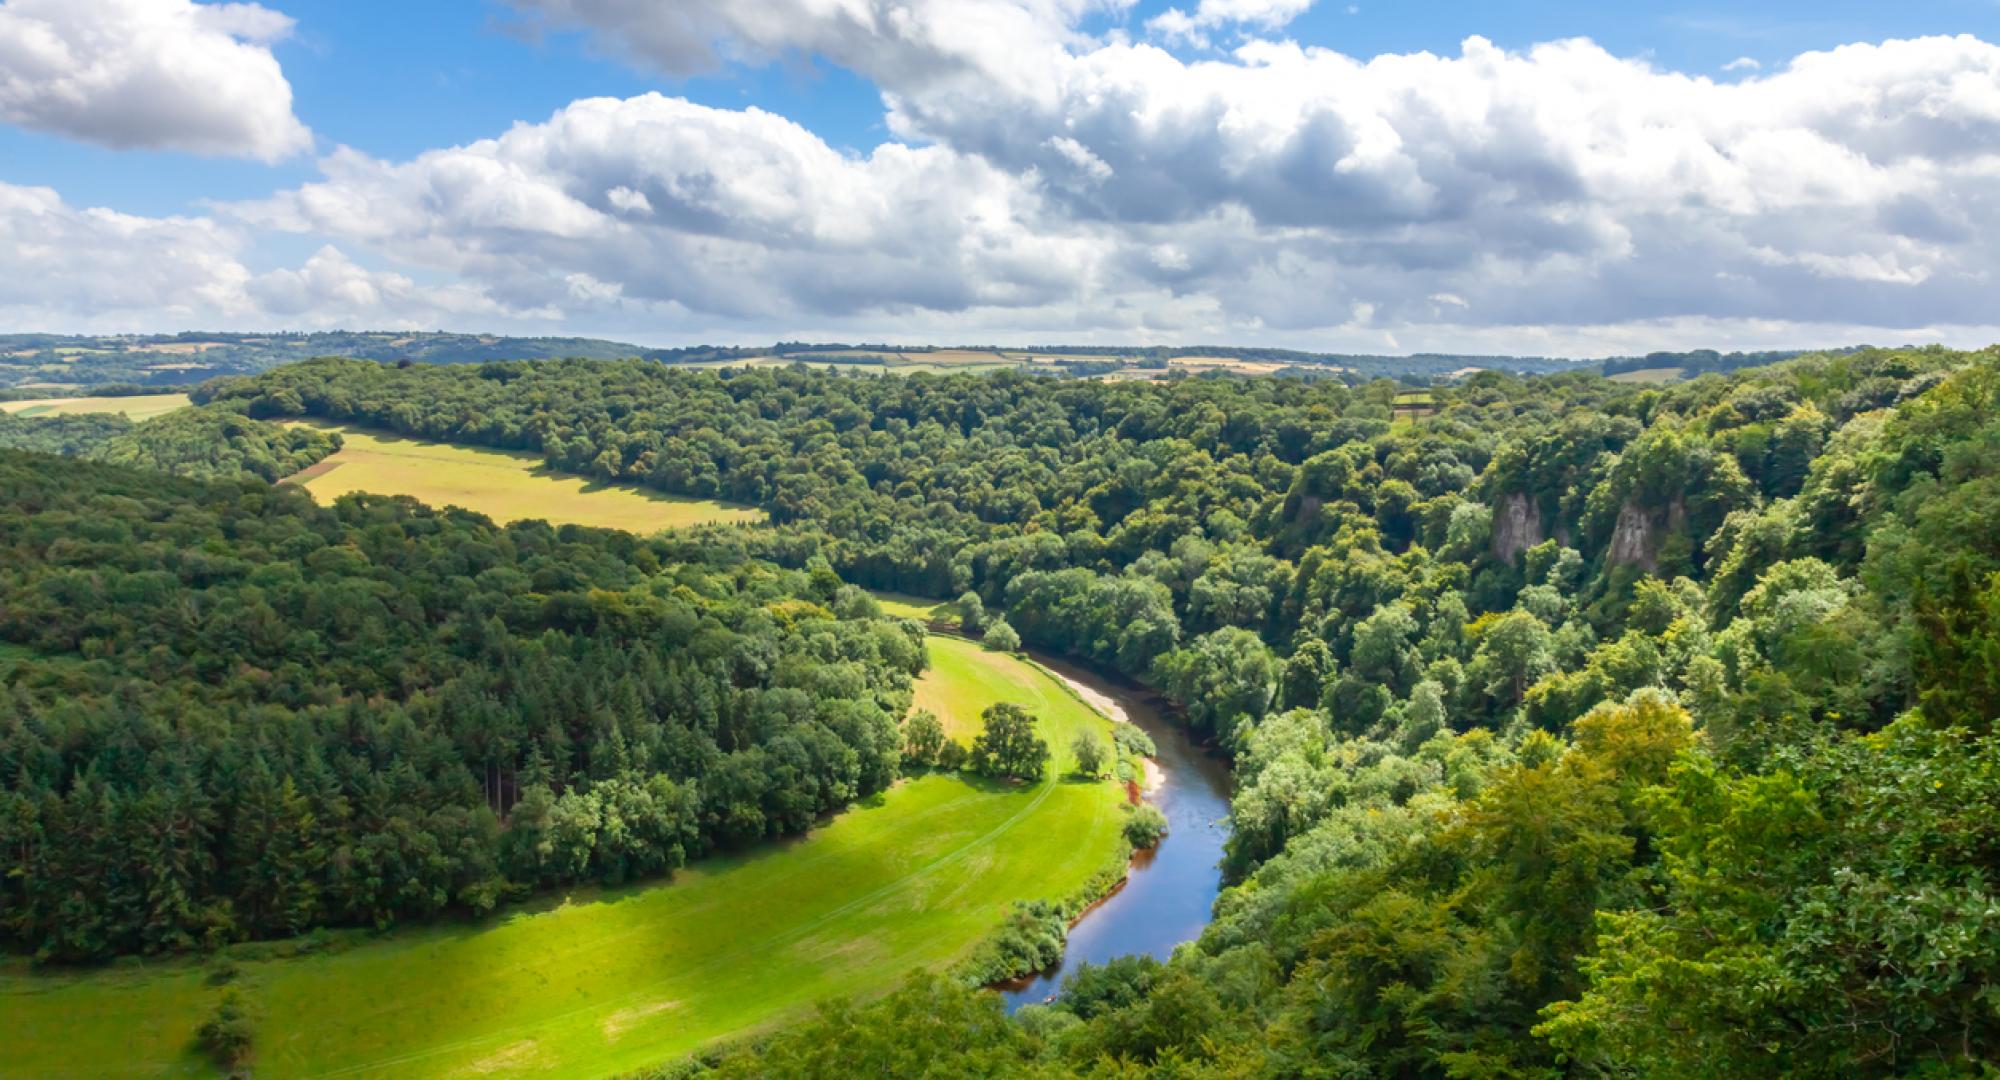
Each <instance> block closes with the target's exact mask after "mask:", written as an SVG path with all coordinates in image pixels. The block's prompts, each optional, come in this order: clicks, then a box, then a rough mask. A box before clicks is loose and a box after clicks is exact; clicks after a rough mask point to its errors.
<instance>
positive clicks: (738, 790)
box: [0, 451, 924, 961]
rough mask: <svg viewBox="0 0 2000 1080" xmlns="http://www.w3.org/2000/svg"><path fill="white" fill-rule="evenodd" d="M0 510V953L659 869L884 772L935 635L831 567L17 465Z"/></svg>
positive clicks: (293, 919)
mask: <svg viewBox="0 0 2000 1080" xmlns="http://www.w3.org/2000/svg"><path fill="white" fill-rule="evenodd" d="M0 503H4V505H6V507H7V508H8V512H7V513H6V514H4V515H0V552H4V560H0V565H4V567H5V569H4V570H0V640H4V641H6V642H8V643H10V644H11V645H12V646H14V648H15V651H13V652H10V653H9V654H8V656H7V658H6V659H5V660H4V661H0V667H4V670H0V687H4V690H5V697H4V707H0V776H4V777H5V778H6V779H5V781H4V783H3V784H0V852H4V853H5V854H4V857H3V858H4V866H5V869H4V871H0V939H4V941H5V942H6V943H7V944H8V945H9V946H12V947H14V948H17V949H23V950H28V951H32V952H33V953H34V954H35V955H36V956H37V957H39V958H41V959H44V960H69V961H75V960H87V959H94V958H101V957H107V956H112V955H118V954H131V953H155V952H163V951H176V950H187V949H196V948H203V947H213V946H216V945H219V944H224V943H227V942H230V941H235V940H240V939H243V938H249V937H272V936H283V935H290V934H297V933H301V932H304V931H306V930H309V929H313V928H315V927H320V926H338V925H363V926H377V927H380V926H387V925H389V924H391V923H395V922H399V921H406V920H409V919H412V918H426V917H432V916H436V915H439V914H441V913H446V912H452V911H459V912H475V913H476V912H480V911H486V910H490V909H492V908H493V907H494V905H496V904H497V903H500V902H501V901H503V900H505V899H508V898H510V897H517V896H520V895H523V894H525V893H526V892H527V891H529V890H532V889H534V888H537V887H540V886H544V885H548V884H551V883H559V882H573V881H580V880H594V881H601V882H607V883H618V882H622V881H626V880H632V879H636V878H640V877H645V876H649V875H657V874H660V873H663V872H666V871H669V870H671V869H673V868H674V867H677V866H680V865H681V864H683V863H684V862H685V861H686V860H688V859H689V858H692V857H696V856H699V855H700V854H702V853H703V852H706V851H710V850H714V849H717V848H723V847H731V846H740V845H743V844H747V843H750V842H753V841H756V840H759V839H762V838H764V837H768V836H777V835H783V834H787V833H797V832H800V831H803V830H804V829H805V828H806V826H807V825H809V824H810V823H811V822H812V821H813V820H814V819H815V818H817V817H818V816H819V815H821V814H823V813H825V812H826V811H829V810H832V809H836V808H838V807H841V806H844V805H846V804H847V803H849V802H850V801H852V800H854V799H856V798H858V797H861V796H864V795H867V794H869V793H871V792H874V791H877V790H880V789H881V788H882V787H884V786H885V785H887V784H888V783H889V782H890V781H891V780H892V779H894V777H895V776H896V775H897V773H898V770H899V766H900V755H901V740H900V737H899V734H898V731H897V720H898V719H899V718H900V717H901V715H902V714H903V712H904V711H906V710H907V708H908V704H909V690H910V681H911V679H912V677H913V676H914V675H915V674H917V673H918V672H919V671H921V670H922V666H923V663H924V661H923V651H922V646H921V641H920V636H919V635H918V634H917V633H916V632H915V631H914V629H913V628H912V627H910V626H908V625H905V624H899V623H897V622H894V621H889V620H884V619H879V618H874V617H872V614H871V613H872V610H873V609H872V607H871V606H870V605H869V604H868V602H867V599H866V597H865V596H862V595H861V594H860V593H859V592H858V590H855V589H853V588H852V587H845V586H841V585H840V584H839V582H838V580H837V579H835V578H834V577H833V575H832V574H831V572H830V571H828V570H825V569H824V568H823V567H822V568H820V570H819V571H818V572H817V573H807V572H803V571H783V570H780V569H778V568H776V567H773V566H771V565H770V564H768V563H755V562H748V561H745V560H742V559H731V558H728V557H726V556H725V557H721V558H708V557H705V556H704V555H703V553H702V552H701V551H700V549H698V548H696V547H692V546H685V545H682V546H676V545H674V544H672V543H670V542H668V541H666V540H641V539H638V538H635V537H632V536H631V535H629V534H626V533H621V532H612V531H605V530H588V529H580V528H576V527H564V528H563V529H560V530H555V529H551V528H549V527H548V526H547V525H545V524H542V523H539V522H535V523H528V524H523V525H517V526H510V527H507V528H499V527H495V526H494V525H493V524H492V523H491V522H489V521H487V520H486V519H484V518H481V517H477V516H475V515H470V514H465V513H462V512H449V513H439V512H434V511H431V510H429V509H426V508H424V507H422V506H420V505H418V504H416V503H414V502H412V501H411V500H408V499H392V498H376V497H366V496H354V497H350V498H347V499H343V500H340V501H339V502H338V503H337V504H336V505H335V506H333V507H330V508H323V507H320V506H317V505H315V504H314V503H313V501H312V499H311V497H310V496H309V495H307V494H305V493H304V492H302V491H298V490H296V489H292V488H283V487H278V488H274V487H270V486H268V485H266V484H263V483H261V482H258V481H254V480H240V481H237V482H235V483H230V484H201V483H196V482H192V481H177V480H169V479H166V478H163V477H161V476H159V475H157V474H153V473H146V472H141V471H137V470H132V469H127V468H120V467H113V466H106V465H98V464H94V463H86V462H78V461H69V460H65V459H59V458H49V457H41V456H34V455H27V454H21V453H13V452H5V451H0ZM503 822H504V824H505V827H504V828H503V827H502V825H503Z"/></svg>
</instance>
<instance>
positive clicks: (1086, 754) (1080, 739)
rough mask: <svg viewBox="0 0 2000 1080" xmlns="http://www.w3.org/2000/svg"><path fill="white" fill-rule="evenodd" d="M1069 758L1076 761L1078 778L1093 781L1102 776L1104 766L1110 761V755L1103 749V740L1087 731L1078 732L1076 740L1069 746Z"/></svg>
mask: <svg viewBox="0 0 2000 1080" xmlns="http://www.w3.org/2000/svg"><path fill="white" fill-rule="evenodd" d="M1070 757H1071V758H1073V759H1075V761H1076V772H1077V775H1078V776H1084V777H1088V778H1090V779H1092V780H1095V779H1097V778H1098V777H1099V776H1102V775H1103V774H1104V765H1105V763H1106V762H1107V761H1109V760H1110V758H1111V754H1110V751H1109V750H1108V749H1107V748H1106V747H1105V745H1104V740H1103V739H1100V738H1098V737H1097V736H1095V735H1093V734H1091V733H1090V732H1088V731H1080V732H1078V733H1077V736H1076V740H1075V741H1074V742H1072V743H1071V744H1070Z"/></svg>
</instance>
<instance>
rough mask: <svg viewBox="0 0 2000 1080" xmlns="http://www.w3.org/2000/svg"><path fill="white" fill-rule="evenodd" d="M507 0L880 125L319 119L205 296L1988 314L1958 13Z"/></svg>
mask: <svg viewBox="0 0 2000 1080" xmlns="http://www.w3.org/2000/svg"><path fill="white" fill-rule="evenodd" d="M514 2H515V3H516V6H518V7H520V8H522V9H523V10H524V11H526V12H528V13H529V15H530V17H531V18H533V19H535V20H538V21H540V22H542V23H544V24H546V25H548V26H551V27H568V28H583V29H586V30H589V31H591V32H593V33H595V34H597V35H599V40H601V41H602V42H603V43H604V46H605V47H606V48H611V49H618V50H622V51H623V52H624V53H625V54H627V55H629V56H630V57H631V58H633V59H634V60H635V61H636V62H642V63H644V64H645V65H646V66H648V67H650V68H654V69H658V70H665V71H675V72H686V71H693V70H699V69H701V68H702V67H704V66H706V65H712V64H716V63H725V62H731V61H733V60H762V59H768V58H771V57H776V56H780V55H785V54H791V53H804V54H810V55H813V56H817V57H822V58H825V59H828V60H831V61H833V62H835V63H839V64H842V65H844V66H847V67H850V68H852V69H853V70H855V71H857V72H859V73H860V74H862V75H864V76H865V77H867V78H869V79H870V80H872V81H873V82H874V83H875V84H876V85H877V86H878V87H879V88H880V89H881V91H882V94H883V102H884V109H885V111H886V114H887V120H888V123H889V125H890V128H891V130H892V131H893V132H894V133H895V134H896V135H898V136H899V137H900V138H899V140H898V141H891V142H887V143H884V144H883V145H881V146H878V147H876V148H874V149H873V150H871V151H869V152H867V153H864V154H854V153H847V152H842V151H839V150H836V149H834V148H832V147H830V146H828V145H827V144H826V143H825V142H824V141H823V140H821V139H820V138H818V137H817V136H815V135H814V134H813V133H811V132H810V131H807V130H806V129H804V128H803V127H800V126H799V125H798V124H795V123H793V122H791V121H789V120H787V119H785V118H784V117H780V116H776V115H772V114H770V113H766V112H762V111H759V110H756V109H744V110H732V109H719V108H712V107H707V106H703V105H698V104H694V103H691V102H688V101H685V100H681V99H678V98H673V97H668V96H663V95H659V94H646V95H641V96H638V97H633V98H629V99H608V98H607V99H592V100H586V101H579V102H576V103H574V104H572V105H570V106H568V107H566V108H563V109H561V110H558V111H557V112H556V113H555V114H554V115H552V116H550V117H548V118H547V119H546V120H543V121H541V122H536V123H523V124H519V125H516V126H515V127H514V128H512V129H511V130H509V131H507V132H505V133H503V134H500V135H498V136H497V137H495V138H491V139H487V140H482V141H478V142H473V143H468V144H466V145H463V146H456V147H447V148H440V149H436V150H432V151H429V152H427V153H423V154H419V155H417V156H415V157H412V158H409V159H407V160H384V159H380V158H376V157H372V156H369V155H367V154H363V153H360V152H357V151H353V150H347V149H342V150H339V151H337V152H335V153H333V154H332V155H329V156H328V157H326V158H325V159H324V160H322V162H321V163H320V169H321V172H322V176H321V177H320V178H319V179H318V180H317V181H315V182H313V183H309V184H306V185H304V186H302V187H299V188H297V189H295V190H290V191H285V192H281V193H279V194H277V195H275V196H274V197H272V198H269V199H265V200H261V201H258V202H254V203H246V204H239V205H235V206H230V207H226V208H223V209H221V210H220V211H218V214H219V217H218V219H217V221H208V222H182V223H179V224H174V225H171V226H170V224H169V223H165V222H162V223H160V224H159V228H161V229H170V228H171V229H182V230H200V229H210V230H216V231H218V232H220V233H227V234H234V233H249V234H254V233H257V232H258V231H260V230H277V231H283V232H290V233H297V234H300V235H302V236H306V237H311V238H313V240H311V241H308V242H309V243H312V242H322V241H330V242H332V243H333V244H334V245H335V249H334V250H333V251H332V252H331V253H326V252H323V253H322V256H323V257H322V256H315V257H314V260H316V262H315V261H312V260H309V262H308V264H307V265H304V266H300V267H296V268H292V269H289V270H282V271H264V272H262V273H260V274H253V275H249V276H250V277H252V278H255V279H256V280H255V281H254V282H252V281H246V282H244V283H242V284H241V285H240V286H237V287H235V288H234V289H233V291H232V290H230V289H227V288H225V289H224V290H223V292H224V295H225V296H226V297H227V298H228V299H229V300H230V302H235V303H240V304H243V305H247V309H248V310H254V311H257V312H260V313H266V314H268V313H272V312H281V311H301V312H303V311H305V310H308V308H309V306H310V303H312V302H318V301H319V300H320V298H326V297H331V298H333V299H331V300H326V301H324V302H327V303H331V304H335V305H344V306H346V307H350V308H351V307H358V306H364V305H365V303H367V302H369V301H370V299H371V298H373V299H374V300H375V301H377V302H380V303H383V304H385V305H389V306H397V305H400V310H413V309H417V308H419V307H421V306H424V305H428V307H427V308H426V310H430V311H442V312H445V313H447V314H448V313H450V312H454V311H456V312H467V313H476V314H478V317H480V318H486V319H491V320H506V319H513V320H529V321H533V320H549V321H553V322H558V323H560V322H562V321H564V320H569V321H570V322H571V324H572V325H574V326H576V327H578V328H579V329H582V328H587V329H591V330H601V331H609V330H613V329H618V328H621V327H638V328H644V329H646V330H647V331H649V333H650V336H652V337H661V336H668V337H674V338H686V337H704V336H709V335H711V334H713V335H714V336H717V337H723V336H734V337H736V338H738V339H743V338H763V339H768V338H769V337H771V336H773V335H779V334H782V335H784V336H794V335H795V334H799V335H809V334H811V333H812V332H814V331H830V332H831V333H832V336H849V335H851V334H860V335H862V336H868V337H896V336H901V335H905V334H907V335H910V336H913V337H929V338H930V339H932V340H938V339H947V340H965V339H968V338H982V339H986V340H996V339H998V338H1001V337H1011V338H1016V339H1020V340H1030V339H1032V340H1051V339H1096V340H1107V339H1109V340H1127V341H1131V340H1140V341H1146V340H1161V339H1167V340H1208V341H1216V340H1243V341H1268V342H1273V343H1283V344H1291V345H1307V346H1321V347H1340V348H1368V347H1374V348H1378V349H1379V348H1394V347H1398V346H1397V345H1391V344H1389V343H1391V342H1394V343H1400V346H1401V347H1408V348H1427V349H1471V348H1483V349H1484V350H1488V351H1506V352H1562V351H1597V350H1602V349H1617V348H1632V347H1642V348H1641V351H1644V349H1645V348H1653V347H1670V346H1674V345H1692V344H1702V343H1704V342H1703V341H1702V339H1701V338H1700V336H1699V335H1700V334H1703V333H1713V334H1722V335H1726V336H1717V337H1711V338H1709V339H1708V340H1707V342H1706V343H1709V344H1723V345H1744V346H1748V345H1753V344H1755V345H1775V344H1785V343H1788V342H1789V343H1800V342H1824V343H1833V342H1839V341H1843V340H1854V339H1856V338H1858V337H1872V338H1875V339H1877V340H1902V339H1906V338H1921V337H1922V336H1924V335H1925V334H1927V333H1930V332H1932V331H1934V330H1935V331H1936V332H1938V333H1945V334H1956V333H1960V332H1961V331H1963V329H1964V328H1968V327H1983V326H1989V325H1991V324H1992V323H1993V322H1994V321H1995V317H1994V316H1993V315H1992V314H1991V313H1990V308H1991V304H1990V299H1989V297H1990V295H1991V292H1992V290H1993V284H1994V282H1995V280H1996V279H2000V224H1995V223H1996V222H2000V49H1996V47H1995V46H1993V45H1991V44H1988V43H1985V42H1982V41H1979V40H1977V39H1974V38H1971V37H1955V38H1948V37H1940V38H1926V39H1920V40H1913V41H1892V42H1886V43H1881V44H1875V45H1854V46H1848V47H1844V48H1840V49H1835V50H1830V51H1826V52H1816V53H1808V54H1804V55H1801V56H1798V57H1796V58H1794V59H1793V60H1792V61H1791V62H1790V63H1788V64H1786V65H1783V66H1782V67H1776V68H1773V69H1772V70H1770V71H1768V72H1763V73H1760V74H1759V76H1758V77H1756V78H1752V79H1747V80H1742V81H1736V80H1720V81H1718V80H1715V79H1710V78H1704V77H1699V76H1690V75H1685V74H1680V73H1676V72H1672V71H1667V70H1662V69H1659V68H1657V67H1655V66H1653V65H1652V64H1650V63H1648V62H1647V61H1644V60H1641V59H1633V58H1628V57H1619V56H1615V55H1613V54H1611V53H1609V52H1607V51H1606V50H1604V49H1602V48H1600V47H1598V46H1597V45H1594V44H1592V43H1590V42H1588V41H1582V40H1574V41H1561V42H1552V43H1548V44H1544V45H1540V46H1537V47H1534V48H1531V49H1527V50H1524V51H1510V50H1505V49H1501V48H1498V47H1496V46H1494V45H1493V44H1491V43H1489V42H1487V41H1485V40H1483V39H1480V38H1471V39H1468V40H1467V41H1466V42H1465V43H1464V44H1463V45H1462V46H1461V47H1460V48H1459V49H1458V50H1457V51H1456V52H1454V53H1447V54H1432V53H1413V54H1400V55H1398V54H1391V55H1383V56H1378V57H1375V58H1373V59H1366V60H1363V59H1359V58H1355V57H1350V56H1346V55H1343V54H1341V53H1338V52H1335V51H1332V50H1327V49H1318V48H1308V47H1304V46H1301V45H1298V44H1295V43H1291V42H1273V41H1264V40H1251V41H1248V42H1246V43H1244V44H1242V45H1240V46H1238V47H1237V48H1235V49H1234V50H1233V51H1232V52H1230V53H1227V54H1220V55H1218V54H1206V55H1204V56H1202V57H1199V58H1195V59H1189V58H1186V57H1181V56H1176V55H1174V54H1173V53H1171V52H1168V51H1167V50H1165V49H1162V48H1159V47H1156V46H1155V45H1153V44H1149V43H1147V42H1144V41H1134V40H1131V39H1130V38H1129V37H1127V36H1125V35H1123V34H1120V33H1117V32H1106V33H1104V34H1103V35H1101V36H1092V35H1091V34H1088V33H1085V32H1084V30H1083V29H1082V28H1083V27H1086V26H1089V25H1096V24H1094V23H1092V22H1091V17H1092V16H1093V15H1103V14H1107V13H1109V14H1114V15H1115V14H1116V13H1118V12H1120V11H1122V10H1124V8H1125V4H1124V3H1123V2H1122V0H769V2H768V3H760V4H738V3H729V2H725V0H684V2H682V3H677V4H674V5H670V6H667V7H665V8H663V7H662V6H661V5H658V4H655V3H651V2H643V0H514ZM1303 6H1304V5H1303V4H1299V3H1286V2H1273V3H1249V2H1231V3H1227V4H1225V3H1220V2H1217V3H1213V4H1210V3H1203V4H1197V5H1193V6H1191V7H1190V8H1189V9H1188V10H1191V11H1192V12H1193V14H1190V15H1187V16H1186V18H1187V19H1189V20H1190V21H1192V20H1194V19H1197V18H1199V17H1201V13H1202V12H1203V11H1205V10H1206V11H1212V12H1214V13H1215V16H1214V17H1215V18H1216V19H1217V20H1222V21H1220V22H1218V23H1217V25H1223V24H1224V22H1234V23H1236V24H1239V25H1247V26H1250V27H1251V28H1253V29H1255V28H1257V27H1261V26H1266V25H1282V19H1283V18H1284V17H1286V12H1287V11H1291V12H1292V13H1294V14H1295V13H1296V10H1301V9H1303ZM1225 13H1226V14H1225ZM342 251H345V252H352V253H358V254H361V255H365V256H366V257H367V258H369V259H372V260H374V261H375V262H374V265H381V264H383V263H384V261H386V262H387V263H393V264H394V265H396V266H397V267H398V268H399V270H398V273H397V274H391V273H389V272H387V271H383V270H379V269H377V270H369V269H367V268H365V267H364V266H363V265H361V264H359V263H357V262H354V261H352V260H349V259H348V258H347V257H346V256H344V255H340V254H339V253H340V252H342ZM245 273H246V274H247V273H248V272H247V271H246V272H245ZM399 275H402V276H399ZM31 287H32V286H31ZM219 287H220V286H219ZM1869 327H1873V328H1877V329H1878V330H1879V331H1880V332H1879V333H1866V332H1865V330H1866V328H1869ZM1857 328H1860V329H1859V330H1857ZM1951 328H1959V329H1956V330H1955V329H1951ZM729 331H741V333H736V334H732V333H729ZM1965 332H1967V333H1971V332H1972V331H1965Z"/></svg>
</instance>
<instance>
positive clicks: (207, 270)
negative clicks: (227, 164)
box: [0, 182, 559, 331]
mask: <svg viewBox="0 0 2000 1080" xmlns="http://www.w3.org/2000/svg"><path fill="white" fill-rule="evenodd" d="M249 246H250V244H249V238H248V237H247V236H246V235H244V234H243V233H242V232H241V231H240V230H238V229H235V228H232V227H230V226H228V225H226V224H223V223H220V222H217V221H215V220H213V219H210V218H205V217H165V218H149V217H139V216H135V215H132V214H120V213H116V212H114V211H110V210H102V209H86V208H80V207H74V206H70V205H69V204H67V203H65V202H64V201H63V200H62V198H61V197H60V196H58V195H57V194H56V193H55V192H54V191H52V190H50V189H48V188H43V187H21V186H17V185H13V184H7V183H4V182H0V251H5V252H7V253H8V256H9V261H8V272H7V273H6V274H0V323H4V324H6V325H10V326H18V327H49V328H54V329H68V330H102V331H119V330H132V329H151V330H157V329H188V328H206V329H214V328H216V327H218V326H226V327H242V328H259V329H261V328H277V327H289V326H334V325H350V326H361V325H366V326H378V325H381V326H411V327H418V326H425V327H436V326H439V325H443V324H448V323H452V322H454V321H457V320H463V319H467V318H473V319H488V318H501V319H532V318H535V317H547V318H554V317H557V316H558V314H559V313H557V312H555V311H553V310H543V311H533V310H516V309H509V308H507V307H505V306H503V305H501V304H499V303H497V302H495V301H493V300H492V299H491V298H489V297H488V296H486V295H485V294H484V293H483V292H482V291H481V290H479V289H478V288H477V287H474V286H471V285H466V284H459V283H447V284H444V285H439V286H425V285H420V284H418V283H417V282H415V281H413V280H412V279H411V278H409V277H408V276H405V275H403V274H399V273H395V272H386V271H373V270H368V269H366V268H364V267H362V266H360V265H358V264H356V263H355V262H353V261H352V260H351V259H349V258H348V257H347V256H346V255H344V254H342V253H341V252H340V251H339V250H338V249H336V248H333V247H323V248H321V249H320V250H319V251H318V252H316V253H315V254H313V255H312V256H311V257H310V258H308V259H307V260H306V261H305V262H304V263H303V264H302V265H301V266H299V267H298V268H296V269H282V268H281V269H275V270H269V271H265V272H262V273H258V272H254V271H253V270H251V269H250V268H249V267H248V266H247V265H246V264H245V259H244V256H245V251H246V248H248V247H249Z"/></svg>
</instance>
